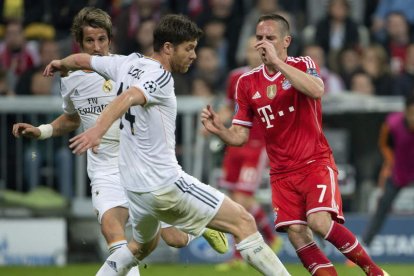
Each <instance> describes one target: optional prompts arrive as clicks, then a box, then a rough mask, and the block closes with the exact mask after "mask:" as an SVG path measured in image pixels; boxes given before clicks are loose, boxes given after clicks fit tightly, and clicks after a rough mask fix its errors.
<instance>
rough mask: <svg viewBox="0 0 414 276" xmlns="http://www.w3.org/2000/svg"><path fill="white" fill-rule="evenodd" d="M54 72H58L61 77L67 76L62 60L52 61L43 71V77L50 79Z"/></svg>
mask: <svg viewBox="0 0 414 276" xmlns="http://www.w3.org/2000/svg"><path fill="white" fill-rule="evenodd" d="M56 72H60V73H61V75H62V76H66V75H67V74H68V70H67V68H66V67H64V66H63V65H62V60H60V59H55V60H52V61H51V62H50V63H49V64H48V65H47V66H46V68H45V70H44V71H43V76H44V77H52V76H53V75H54V74H55V73H56Z"/></svg>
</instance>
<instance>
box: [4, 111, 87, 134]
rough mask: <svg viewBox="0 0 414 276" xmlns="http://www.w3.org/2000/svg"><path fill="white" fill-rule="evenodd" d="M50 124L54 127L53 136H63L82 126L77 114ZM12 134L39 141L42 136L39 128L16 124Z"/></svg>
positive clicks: (67, 115) (66, 115)
mask: <svg viewBox="0 0 414 276" xmlns="http://www.w3.org/2000/svg"><path fill="white" fill-rule="evenodd" d="M50 124H51V125H52V135H51V136H61V135H64V134H67V133H69V132H71V131H74V130H75V129H77V128H78V127H79V126H80V117H79V115H78V114H77V113H75V114H62V115H60V116H59V117H58V118H56V119H55V120H54V121H53V122H52V123H50ZM12 133H13V135H14V137H16V138H20V137H25V138H30V139H39V137H40V135H41V131H40V129H39V127H36V126H33V125H31V124H26V123H16V124H14V125H13V130H12Z"/></svg>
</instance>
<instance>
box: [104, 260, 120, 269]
mask: <svg viewBox="0 0 414 276" xmlns="http://www.w3.org/2000/svg"><path fill="white" fill-rule="evenodd" d="M106 263H107V264H108V265H109V266H110V267H111V268H112V269H113V270H115V272H118V269H117V268H116V262H114V261H109V260H108V261H106Z"/></svg>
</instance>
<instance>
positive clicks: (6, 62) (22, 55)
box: [0, 20, 39, 90]
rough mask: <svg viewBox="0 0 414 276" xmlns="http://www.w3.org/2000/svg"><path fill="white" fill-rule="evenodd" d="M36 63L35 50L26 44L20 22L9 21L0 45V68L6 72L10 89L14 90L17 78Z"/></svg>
mask: <svg viewBox="0 0 414 276" xmlns="http://www.w3.org/2000/svg"><path fill="white" fill-rule="evenodd" d="M38 63H39V53H38V51H37V48H36V47H35V46H34V45H33V44H28V43H27V42H26V39H25V37H24V33H23V25H22V23H21V21H18V20H14V21H9V22H8V23H7V25H6V30H5V35H4V41H3V42H2V43H1V44H0V68H1V69H3V70H6V71H7V78H8V82H9V85H10V88H11V89H13V90H14V89H15V85H16V83H17V81H18V79H19V77H20V76H21V75H22V74H23V73H24V72H25V71H27V70H29V69H30V68H32V67H34V66H36V65H37V64H38Z"/></svg>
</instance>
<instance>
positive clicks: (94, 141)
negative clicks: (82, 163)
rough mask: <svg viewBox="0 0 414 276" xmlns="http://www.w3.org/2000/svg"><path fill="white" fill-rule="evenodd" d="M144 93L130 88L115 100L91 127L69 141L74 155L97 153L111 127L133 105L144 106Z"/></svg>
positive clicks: (135, 88)
mask: <svg viewBox="0 0 414 276" xmlns="http://www.w3.org/2000/svg"><path fill="white" fill-rule="evenodd" d="M145 103H146V98H145V96H144V93H143V92H142V91H141V90H140V89H139V88H137V87H130V88H128V89H127V90H125V91H124V92H122V94H121V95H119V96H118V97H116V98H115V100H113V101H112V102H111V103H110V104H109V105H108V106H107V107H105V109H104V110H103V112H102V113H101V115H99V117H98V119H97V120H96V123H95V125H94V126H93V127H91V128H90V129H88V130H86V131H85V132H83V133H81V134H79V135H77V136H75V137H73V138H72V139H70V140H69V142H70V145H69V148H71V149H72V152H73V153H74V154H82V153H84V152H85V151H87V150H88V149H90V148H94V152H95V153H97V146H98V145H99V144H100V141H101V138H102V136H103V135H104V134H105V133H106V132H107V131H108V129H109V128H110V127H111V125H112V124H113V123H114V122H115V121H116V120H117V119H119V118H120V117H121V116H122V115H123V114H124V113H125V112H127V110H128V109H129V108H130V107H131V106H133V105H145Z"/></svg>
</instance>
